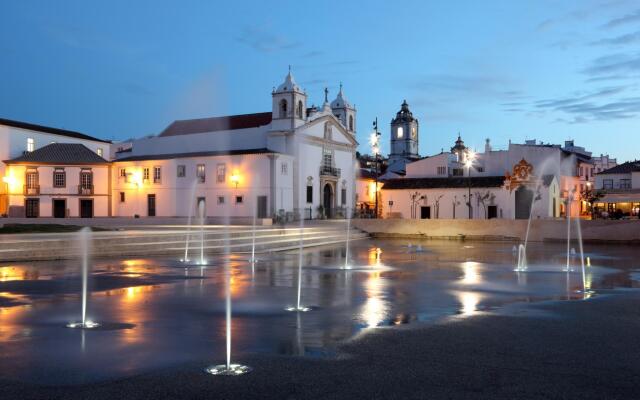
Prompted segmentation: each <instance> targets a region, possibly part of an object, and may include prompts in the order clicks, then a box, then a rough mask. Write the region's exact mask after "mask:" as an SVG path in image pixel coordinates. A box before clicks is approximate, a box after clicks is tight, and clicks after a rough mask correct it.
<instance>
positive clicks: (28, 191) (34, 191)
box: [24, 185, 40, 196]
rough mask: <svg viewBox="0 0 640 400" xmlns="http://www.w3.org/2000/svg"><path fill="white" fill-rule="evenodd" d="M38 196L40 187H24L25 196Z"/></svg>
mask: <svg viewBox="0 0 640 400" xmlns="http://www.w3.org/2000/svg"><path fill="white" fill-rule="evenodd" d="M39 194H40V185H24V195H25V196H37V195H39Z"/></svg>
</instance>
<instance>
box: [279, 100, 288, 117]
mask: <svg viewBox="0 0 640 400" xmlns="http://www.w3.org/2000/svg"><path fill="white" fill-rule="evenodd" d="M280 118H287V101H286V100H285V99H282V100H280Z"/></svg>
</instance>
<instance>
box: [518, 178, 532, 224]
mask: <svg viewBox="0 0 640 400" xmlns="http://www.w3.org/2000/svg"><path fill="white" fill-rule="evenodd" d="M532 201H533V191H531V190H529V189H527V188H526V187H525V186H520V187H519V188H518V190H516V219H529V215H530V214H531V202H532Z"/></svg>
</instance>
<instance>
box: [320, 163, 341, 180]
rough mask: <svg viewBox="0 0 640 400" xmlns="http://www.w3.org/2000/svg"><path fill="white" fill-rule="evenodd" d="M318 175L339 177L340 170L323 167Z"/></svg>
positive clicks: (327, 166)
mask: <svg viewBox="0 0 640 400" xmlns="http://www.w3.org/2000/svg"><path fill="white" fill-rule="evenodd" d="M320 175H324V176H335V177H339V176H340V168H335V167H331V166H329V165H323V166H321V167H320Z"/></svg>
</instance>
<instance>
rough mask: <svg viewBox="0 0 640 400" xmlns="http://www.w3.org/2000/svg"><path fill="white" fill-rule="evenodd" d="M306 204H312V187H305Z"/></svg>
mask: <svg viewBox="0 0 640 400" xmlns="http://www.w3.org/2000/svg"><path fill="white" fill-rule="evenodd" d="M307 203H313V186H311V185H307Z"/></svg>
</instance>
